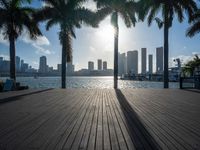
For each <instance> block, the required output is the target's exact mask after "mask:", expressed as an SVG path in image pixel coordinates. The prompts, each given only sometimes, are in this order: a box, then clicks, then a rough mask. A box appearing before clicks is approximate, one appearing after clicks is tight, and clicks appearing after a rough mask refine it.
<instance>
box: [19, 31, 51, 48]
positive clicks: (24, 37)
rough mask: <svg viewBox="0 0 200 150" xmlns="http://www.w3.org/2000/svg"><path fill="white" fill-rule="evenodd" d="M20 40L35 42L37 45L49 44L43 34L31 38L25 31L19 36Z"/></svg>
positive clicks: (29, 42) (28, 42)
mask: <svg viewBox="0 0 200 150" xmlns="http://www.w3.org/2000/svg"><path fill="white" fill-rule="evenodd" d="M20 40H21V41H23V42H25V43H27V44H36V45H39V46H48V45H50V42H49V40H48V39H47V38H46V37H45V36H39V37H37V39H36V40H31V39H30V37H29V35H28V34H26V33H23V34H22V36H21V37H20Z"/></svg>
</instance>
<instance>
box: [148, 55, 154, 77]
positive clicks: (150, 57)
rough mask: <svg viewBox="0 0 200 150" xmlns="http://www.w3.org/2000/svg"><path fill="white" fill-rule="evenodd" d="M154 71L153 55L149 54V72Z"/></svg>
mask: <svg viewBox="0 0 200 150" xmlns="http://www.w3.org/2000/svg"><path fill="white" fill-rule="evenodd" d="M152 73H153V55H149V74H152Z"/></svg>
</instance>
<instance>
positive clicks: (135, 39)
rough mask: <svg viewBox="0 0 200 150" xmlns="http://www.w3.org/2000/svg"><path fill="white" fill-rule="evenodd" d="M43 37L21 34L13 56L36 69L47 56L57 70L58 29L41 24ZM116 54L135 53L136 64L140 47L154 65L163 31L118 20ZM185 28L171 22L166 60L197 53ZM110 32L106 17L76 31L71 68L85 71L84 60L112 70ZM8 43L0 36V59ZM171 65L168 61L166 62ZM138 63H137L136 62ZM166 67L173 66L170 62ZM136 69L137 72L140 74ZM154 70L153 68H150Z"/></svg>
mask: <svg viewBox="0 0 200 150" xmlns="http://www.w3.org/2000/svg"><path fill="white" fill-rule="evenodd" d="M32 5H33V6H34V7H40V6H41V5H42V4H41V3H40V2H37V0H35V1H33V4H32ZM85 5H86V6H87V7H89V8H92V9H95V5H94V3H91V2H88V4H85ZM40 27H41V30H42V32H43V35H44V36H43V37H40V38H38V40H37V41H32V40H30V39H29V37H28V35H26V34H23V35H22V36H21V37H20V38H19V39H18V40H17V42H16V54H17V56H20V57H21V58H23V59H24V61H25V62H27V63H29V64H30V65H32V66H33V67H34V68H38V64H39V57H40V56H42V55H45V56H47V63H48V65H49V66H53V67H54V68H56V67H57V64H58V63H60V62H61V46H60V42H59V40H58V32H59V26H54V27H53V28H51V29H50V30H49V31H46V30H45V24H44V23H43V24H41V25H40ZM119 27H120V33H119V51H120V52H127V51H130V50H138V51H139V61H140V57H141V56H140V52H141V48H143V47H146V48H147V53H148V54H153V55H154V56H153V57H154V64H155V50H156V47H160V46H162V45H163V30H159V29H158V27H157V25H156V24H155V23H153V24H152V26H151V27H148V26H147V23H146V22H139V23H137V24H136V27H134V28H129V29H128V28H126V26H125V25H124V23H123V21H122V20H121V19H120V21H119ZM188 27H189V25H188V24H187V21H185V22H184V23H182V24H180V23H178V22H177V21H176V19H174V22H173V27H172V28H171V29H170V39H169V42H170V49H169V50H170V59H171V60H172V59H173V58H181V59H182V60H183V61H184V62H185V61H187V60H188V59H191V57H192V56H193V55H194V54H196V53H198V54H200V44H199V43H200V34H199V35H196V36H195V37H194V38H192V39H190V38H188V37H185V31H186V29H187V28H188ZM112 33H113V30H112V26H111V25H110V17H107V18H106V19H105V20H104V21H102V22H101V24H100V25H99V28H96V29H94V28H91V27H87V26H84V25H83V26H82V28H81V29H77V30H76V36H77V39H74V40H73V63H74V64H75V69H76V70H78V69H80V68H87V62H88V61H94V62H95V68H96V67H97V59H102V60H104V61H107V62H108V67H109V68H113V43H114V41H113V39H114V38H113V34H112ZM8 46H9V45H8V42H7V41H5V40H4V39H3V37H2V34H0V56H4V57H5V58H6V59H9V57H8V56H9V47H8ZM170 62H172V61H170ZM139 64H140V62H139ZM170 65H174V64H172V63H170ZM140 68H141V67H140V66H139V71H140ZM154 70H155V66H154Z"/></svg>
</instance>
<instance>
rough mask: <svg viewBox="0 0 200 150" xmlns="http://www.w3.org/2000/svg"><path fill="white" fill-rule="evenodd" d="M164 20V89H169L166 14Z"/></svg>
mask: <svg viewBox="0 0 200 150" xmlns="http://www.w3.org/2000/svg"><path fill="white" fill-rule="evenodd" d="M164 19H165V20H164V88H169V71H168V68H169V63H168V62H169V25H168V17H167V14H166V15H165V18H164Z"/></svg>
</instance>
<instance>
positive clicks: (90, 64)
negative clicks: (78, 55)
mask: <svg viewBox="0 0 200 150" xmlns="http://www.w3.org/2000/svg"><path fill="white" fill-rule="evenodd" d="M88 70H90V71H92V70H94V62H92V61H89V62H88Z"/></svg>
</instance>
